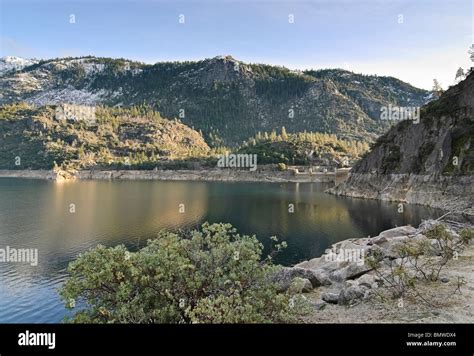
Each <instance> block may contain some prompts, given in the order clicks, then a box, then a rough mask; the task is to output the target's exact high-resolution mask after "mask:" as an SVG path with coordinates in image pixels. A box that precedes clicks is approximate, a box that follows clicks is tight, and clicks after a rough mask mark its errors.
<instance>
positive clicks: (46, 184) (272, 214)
mask: <svg viewBox="0 0 474 356" xmlns="http://www.w3.org/2000/svg"><path fill="white" fill-rule="evenodd" d="M328 187H329V186H328V185H327V184H323V183H229V182H196V181H194V182H187V181H175V182H173V181H105V180H103V181H101V180H90V181H77V182H65V183H57V182H52V181H46V180H33V179H31V180H29V179H14V178H0V249H5V248H6V247H8V248H15V249H31V250H32V251H33V250H34V251H37V253H38V263H37V265H34V264H31V263H12V262H8V263H5V262H3V263H0V323H31V322H32V323H39V322H43V323H57V322H61V321H62V319H63V318H64V316H65V315H66V313H67V311H66V309H65V308H64V306H63V304H62V302H61V300H60V299H59V297H58V293H57V290H58V288H59V287H60V286H61V283H62V282H63V281H64V280H65V278H66V277H67V272H66V268H67V265H68V263H69V262H70V261H72V260H74V259H75V258H76V257H77V256H78V255H79V254H80V253H81V252H84V251H87V250H88V249H90V248H93V247H95V246H97V244H103V245H106V246H115V245H117V244H125V245H126V246H127V247H129V248H130V249H137V248H139V247H140V246H143V245H144V244H145V243H146V241H147V239H150V238H153V237H154V236H156V234H157V233H158V231H160V230H162V229H167V230H170V231H178V230H179V229H193V228H196V227H198V226H199V225H200V224H201V223H203V222H205V221H209V222H226V223H231V224H232V225H233V226H234V227H236V228H237V229H238V231H239V232H240V233H241V234H252V235H253V234H255V235H256V236H257V238H258V239H259V240H260V241H261V242H262V243H263V244H264V246H267V247H268V245H269V242H270V239H269V237H270V236H277V237H278V238H279V240H281V241H286V242H287V244H288V248H287V249H285V250H284V251H283V252H282V253H280V254H279V255H278V256H277V257H276V258H275V262H277V263H280V264H283V265H288V266H290V265H293V264H295V263H298V262H301V261H303V260H307V259H310V258H312V257H317V256H319V255H320V254H321V253H323V252H324V250H325V249H326V248H328V247H329V246H330V245H331V244H333V243H335V242H337V241H340V240H344V239H348V238H353V237H364V236H369V235H370V236H376V235H377V234H378V233H379V232H380V231H382V230H384V229H388V228H391V227H395V226H401V225H406V224H412V225H416V224H418V223H419V222H420V221H421V219H426V218H429V217H438V216H440V215H441V212H440V211H438V210H435V209H431V208H427V207H422V206H415V205H405V206H404V207H403V211H402V212H400V209H399V206H398V204H397V203H389V202H380V201H374V200H362V199H352V198H345V197H336V196H332V195H328V194H326V193H324V190H325V189H326V188H328ZM183 207H184V209H182V208H183ZM266 252H268V248H267V250H266Z"/></svg>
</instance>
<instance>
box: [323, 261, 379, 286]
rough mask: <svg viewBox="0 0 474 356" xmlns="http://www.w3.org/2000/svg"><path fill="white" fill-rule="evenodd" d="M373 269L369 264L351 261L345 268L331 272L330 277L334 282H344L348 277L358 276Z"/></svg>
mask: <svg viewBox="0 0 474 356" xmlns="http://www.w3.org/2000/svg"><path fill="white" fill-rule="evenodd" d="M370 270H372V269H371V268H370V267H369V266H368V265H367V264H365V263H364V264H357V263H350V264H349V265H347V266H346V267H344V268H341V269H338V270H335V271H334V272H332V273H330V274H329V279H330V280H331V281H334V282H344V281H346V280H348V279H354V278H357V277H359V276H361V275H363V274H365V273H367V272H369V271H370Z"/></svg>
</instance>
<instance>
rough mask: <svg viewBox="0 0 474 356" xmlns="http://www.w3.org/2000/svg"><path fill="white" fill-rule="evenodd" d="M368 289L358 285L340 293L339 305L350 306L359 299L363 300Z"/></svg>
mask: <svg viewBox="0 0 474 356" xmlns="http://www.w3.org/2000/svg"><path fill="white" fill-rule="evenodd" d="M368 289H369V288H367V287H365V286H361V285H357V284H354V285H352V286H350V287H347V288H344V289H343V290H341V292H340V293H339V298H338V304H349V303H351V302H353V301H355V300H357V299H363V298H364V296H365V292H366V290H368Z"/></svg>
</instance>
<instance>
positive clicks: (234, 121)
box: [0, 56, 429, 144]
mask: <svg viewBox="0 0 474 356" xmlns="http://www.w3.org/2000/svg"><path fill="white" fill-rule="evenodd" d="M428 98H429V92H427V91H425V90H421V89H417V88H414V87H412V86H411V85H409V84H407V83H404V82H402V81H400V80H398V79H395V78H391V77H378V76H365V75H359V74H354V73H352V72H348V71H344V70H338V69H336V70H323V71H303V72H301V71H292V70H289V69H287V68H284V67H277V66H270V65H265V64H247V63H243V62H241V61H238V60H236V59H234V58H232V57H231V56H219V57H215V58H211V59H205V60H202V61H196V62H163V63H156V64H154V65H150V64H143V63H140V62H134V61H130V60H126V59H110V58H97V57H81V58H60V59H51V60H43V61H39V62H36V63H33V64H31V65H29V66H26V67H19V69H18V70H16V71H13V72H12V71H8V72H6V73H4V74H2V75H1V76H0V104H4V103H13V102H19V101H26V102H28V103H32V104H35V105H49V104H58V103H62V102H67V103H75V104H88V105H96V104H104V105H111V106H131V105H134V104H142V103H147V104H149V105H152V106H153V107H154V108H155V109H156V110H158V111H160V112H161V113H162V114H163V116H165V117H171V118H173V117H178V118H180V119H181V121H182V122H183V123H185V124H187V125H188V126H190V127H193V128H195V129H198V130H201V131H202V132H203V134H204V136H205V138H206V139H207V140H208V142H210V143H211V144H215V142H221V140H223V141H224V142H225V143H226V144H236V143H239V142H241V141H242V140H244V139H247V138H248V137H251V136H254V135H255V134H256V133H258V132H259V131H262V132H263V131H268V132H271V131H272V130H274V129H280V128H281V127H282V126H285V127H286V129H287V130H288V132H300V131H304V130H308V131H318V132H325V133H330V134H336V135H338V137H342V138H349V139H354V138H355V139H362V140H373V139H374V138H376V137H377V136H379V135H380V134H382V133H383V132H385V131H386V130H387V129H388V127H389V126H390V123H389V122H385V121H381V120H379V117H380V107H381V106H388V105H389V104H392V105H398V106H420V105H422V104H424V103H425V102H426V101H427V100H428Z"/></svg>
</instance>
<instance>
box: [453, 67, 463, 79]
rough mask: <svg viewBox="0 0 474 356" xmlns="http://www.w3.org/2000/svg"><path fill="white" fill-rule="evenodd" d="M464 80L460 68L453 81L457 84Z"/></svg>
mask: <svg viewBox="0 0 474 356" xmlns="http://www.w3.org/2000/svg"><path fill="white" fill-rule="evenodd" d="M463 78H464V69H462V68H461V67H459V68H458V70H457V72H456V77H455V79H454V80H455V81H456V82H459V81H461V80H462V79H463Z"/></svg>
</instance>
